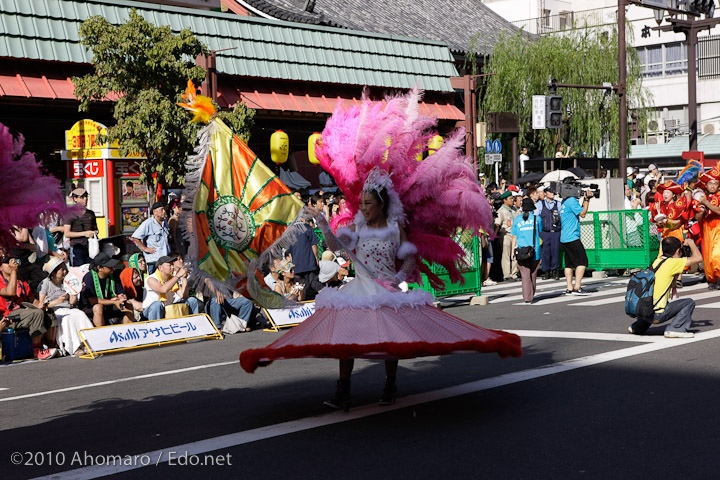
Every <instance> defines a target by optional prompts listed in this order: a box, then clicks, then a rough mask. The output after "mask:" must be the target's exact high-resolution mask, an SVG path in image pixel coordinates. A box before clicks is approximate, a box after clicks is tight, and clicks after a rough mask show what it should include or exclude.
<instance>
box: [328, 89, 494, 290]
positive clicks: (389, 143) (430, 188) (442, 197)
mask: <svg viewBox="0 0 720 480" xmlns="http://www.w3.org/2000/svg"><path fill="white" fill-rule="evenodd" d="M421 98H422V91H420V90H417V89H415V90H412V91H410V92H409V93H408V94H406V95H402V96H397V97H392V98H387V99H386V101H385V103H384V104H383V103H380V102H378V103H375V104H373V102H372V101H370V100H369V99H368V98H367V93H366V92H364V93H363V98H362V102H361V104H360V106H356V107H352V108H351V109H350V110H348V111H345V110H344V109H343V108H342V106H341V105H340V104H338V107H337V108H336V109H335V112H334V113H333V115H332V116H331V117H330V118H329V119H328V121H327V124H326V125H325V129H324V130H323V133H322V142H318V146H317V148H316V154H317V157H318V159H319V160H320V165H321V166H322V167H323V169H325V171H327V172H328V173H330V174H331V175H332V176H333V178H335V181H336V182H337V184H338V187H340V190H342V192H343V193H344V194H345V199H346V202H347V205H348V209H349V211H348V212H347V214H346V215H344V216H340V217H335V218H334V219H333V222H332V227H333V228H337V227H338V226H341V225H343V224H347V223H351V222H352V220H353V218H354V216H355V213H356V212H357V211H358V205H359V202H360V196H361V193H362V190H363V185H364V184H365V180H366V178H367V177H368V174H369V173H370V171H371V170H372V169H373V168H375V167H377V168H379V169H381V170H385V171H387V172H388V173H390V174H391V175H392V184H393V188H394V191H395V192H396V193H397V194H398V196H399V198H400V201H401V203H402V210H403V211H404V214H405V218H406V222H402V221H401V222H399V223H400V224H401V225H402V224H404V223H405V224H406V227H405V230H406V232H407V235H408V240H409V241H410V242H412V243H414V244H415V246H416V247H417V249H418V253H417V257H418V259H421V260H425V261H427V262H428V263H430V264H432V263H436V264H439V265H442V266H443V267H445V269H446V270H447V271H448V273H449V275H450V280H451V281H452V282H454V283H455V282H461V281H462V277H461V275H460V271H459V268H458V267H459V266H460V265H462V262H463V257H464V256H465V252H464V251H463V249H462V248H461V247H460V246H459V245H458V244H457V243H456V242H455V241H454V240H453V236H454V235H456V234H457V233H458V229H470V230H472V231H474V232H475V233H476V234H477V233H479V231H480V230H483V231H485V232H489V231H491V227H492V211H491V209H490V205H489V203H488V201H487V199H486V198H485V194H484V192H483V190H482V188H481V187H480V186H479V185H478V184H477V182H476V181H475V171H474V168H473V166H472V163H471V162H470V160H469V159H468V158H467V157H465V156H464V155H463V154H462V152H461V151H460V148H461V147H462V146H463V143H464V138H465V132H464V130H462V129H459V130H457V131H456V132H455V133H454V134H452V135H451V136H450V137H449V138H446V139H445V142H444V143H443V146H442V147H440V148H439V149H438V150H437V151H436V152H435V153H433V154H431V155H429V156H428V157H427V158H425V159H424V160H422V161H418V160H417V156H418V154H422V153H423V152H424V151H426V150H427V147H426V146H427V144H428V140H429V139H430V137H431V136H432V135H434V134H435V133H434V131H433V129H434V127H435V126H436V124H437V119H435V118H432V117H427V116H422V115H420V114H419V111H418V108H419V102H420V99H421ZM417 264H418V269H417V270H416V271H415V272H413V275H412V276H411V277H410V278H409V281H419V280H420V272H422V273H425V274H426V275H427V276H428V278H429V279H430V282H431V284H432V285H433V287H435V288H442V282H441V280H440V278H439V277H438V276H437V275H435V274H434V273H432V271H431V270H430V268H429V267H428V265H426V264H425V263H424V262H417Z"/></svg>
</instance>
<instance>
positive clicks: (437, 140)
mask: <svg viewBox="0 0 720 480" xmlns="http://www.w3.org/2000/svg"><path fill="white" fill-rule="evenodd" d="M442 145H443V137H441V136H440V135H435V136H434V137H432V138H430V141H429V142H428V155H432V154H433V153H435V151H436V150H439V149H440V147H442Z"/></svg>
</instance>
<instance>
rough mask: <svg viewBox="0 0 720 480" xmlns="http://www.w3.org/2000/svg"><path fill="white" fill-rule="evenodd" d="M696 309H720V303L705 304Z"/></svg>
mask: <svg viewBox="0 0 720 480" xmlns="http://www.w3.org/2000/svg"><path fill="white" fill-rule="evenodd" d="M695 308H720V302H714V303H705V304H703V305H696V306H695Z"/></svg>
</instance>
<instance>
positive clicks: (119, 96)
mask: <svg viewBox="0 0 720 480" xmlns="http://www.w3.org/2000/svg"><path fill="white" fill-rule="evenodd" d="M79 35H80V43H81V44H82V45H83V46H85V48H86V49H87V50H88V51H90V52H91V53H92V55H93V60H92V64H93V66H94V67H95V73H92V74H88V75H86V76H84V77H74V78H73V79H72V80H73V83H74V84H75V96H76V97H77V98H78V100H80V110H81V111H87V110H88V108H89V106H90V103H91V102H96V101H107V100H114V101H115V105H114V110H113V115H114V117H115V120H116V124H115V125H114V126H112V127H109V128H108V134H107V138H106V139H103V138H101V139H100V141H105V140H109V141H111V142H112V141H115V140H117V141H119V143H120V146H121V154H127V153H129V152H140V153H142V154H143V155H144V156H145V157H146V160H145V161H143V162H142V164H141V171H142V175H143V176H142V180H143V181H145V182H147V183H152V180H151V176H152V174H153V173H155V172H157V173H158V178H157V181H163V180H164V182H166V183H183V182H184V177H185V173H186V170H185V162H186V160H187V157H188V155H190V154H192V153H193V149H194V146H195V145H196V143H197V132H198V130H199V129H200V128H201V127H202V125H198V124H196V123H191V122H190V119H191V118H192V116H191V115H189V114H188V113H187V112H186V111H185V110H183V109H181V108H180V107H178V106H177V105H176V102H178V101H181V98H180V96H181V94H182V92H183V91H184V90H185V88H186V86H187V82H188V79H190V80H192V81H193V83H195V84H196V85H199V84H200V82H201V81H202V80H203V79H204V78H205V70H204V69H203V68H201V67H198V66H197V65H195V59H196V58H197V56H198V55H200V54H207V47H206V46H205V45H204V44H203V43H202V42H200V41H199V40H198V39H197V38H195V36H194V35H193V34H192V32H191V31H190V30H188V29H185V30H182V31H181V32H179V33H178V34H174V33H173V32H172V30H171V29H170V27H169V26H161V27H158V26H155V25H153V24H151V23H149V22H147V21H146V20H145V19H144V18H143V17H142V16H141V15H140V14H138V13H137V11H136V10H135V9H132V10H131V12H130V18H129V20H128V21H127V22H126V23H124V24H122V25H112V24H110V23H109V22H108V21H107V20H106V19H105V18H103V17H101V16H95V17H91V18H89V19H88V20H86V21H85V22H83V23H82V25H81V26H80V31H79ZM254 114H255V112H254V110H250V109H248V108H246V107H245V106H244V105H241V106H237V107H236V108H235V109H234V110H233V112H221V113H220V116H222V117H223V118H224V119H225V120H226V122H227V123H228V124H229V126H230V127H231V128H233V129H236V130H237V132H238V134H239V135H240V136H241V137H242V138H243V139H244V140H245V141H247V140H248V139H249V136H250V128H252V125H253V116H254Z"/></svg>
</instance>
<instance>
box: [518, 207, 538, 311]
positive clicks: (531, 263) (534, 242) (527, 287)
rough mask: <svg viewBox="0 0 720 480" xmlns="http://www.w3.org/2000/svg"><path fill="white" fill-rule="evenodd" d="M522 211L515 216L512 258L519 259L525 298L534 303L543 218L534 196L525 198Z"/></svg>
mask: <svg viewBox="0 0 720 480" xmlns="http://www.w3.org/2000/svg"><path fill="white" fill-rule="evenodd" d="M522 211H523V213H522V215H521V216H517V217H515V219H514V220H513V224H512V230H511V235H512V258H513V260H516V261H517V265H518V269H519V270H520V277H521V279H522V294H523V300H525V303H532V300H533V297H534V296H535V289H536V288H537V272H538V267H539V266H540V231H541V230H542V219H540V218H538V217H537V216H536V215H535V213H534V211H535V202H534V201H533V200H532V198H524V199H523V201H522Z"/></svg>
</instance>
